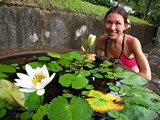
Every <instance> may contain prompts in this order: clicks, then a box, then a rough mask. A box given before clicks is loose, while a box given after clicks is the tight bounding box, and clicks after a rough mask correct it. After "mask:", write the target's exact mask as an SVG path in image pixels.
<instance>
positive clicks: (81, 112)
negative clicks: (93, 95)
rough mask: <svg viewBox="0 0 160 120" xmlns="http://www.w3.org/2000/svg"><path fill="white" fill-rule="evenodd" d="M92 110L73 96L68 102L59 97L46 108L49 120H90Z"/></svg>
mask: <svg viewBox="0 0 160 120" xmlns="http://www.w3.org/2000/svg"><path fill="white" fill-rule="evenodd" d="M92 113H93V110H92V108H91V107H90V105H89V104H88V103H87V101H85V100H84V99H82V98H80V97H75V96H73V97H72V98H71V100H70V103H69V102H68V100H67V99H66V98H65V97H63V96H59V97H58V98H55V99H53V100H52V102H51V103H50V105H49V107H48V117H49V119H50V120H92Z"/></svg>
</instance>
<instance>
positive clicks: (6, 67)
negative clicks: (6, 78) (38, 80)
mask: <svg viewBox="0 0 160 120" xmlns="http://www.w3.org/2000/svg"><path fill="white" fill-rule="evenodd" d="M0 72H4V73H15V72H16V69H15V68H14V67H12V66H9V65H3V64H0Z"/></svg>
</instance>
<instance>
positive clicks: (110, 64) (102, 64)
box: [100, 60, 113, 68]
mask: <svg viewBox="0 0 160 120" xmlns="http://www.w3.org/2000/svg"><path fill="white" fill-rule="evenodd" d="M112 65H113V63H112V62H110V61H108V60H106V61H104V62H103V63H101V64H100V66H102V67H105V68H108V67H109V66H112Z"/></svg>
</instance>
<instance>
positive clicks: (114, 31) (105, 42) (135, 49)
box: [95, 6, 151, 80]
mask: <svg viewBox="0 0 160 120" xmlns="http://www.w3.org/2000/svg"><path fill="white" fill-rule="evenodd" d="M129 27H130V21H129V19H128V15H127V12H126V11H125V9H124V8H123V7H119V6H115V7H113V8H111V9H110V10H109V11H107V13H106V15H105V17H104V28H105V34H103V35H101V36H99V37H98V38H97V40H96V47H95V53H96V54H97V55H98V56H102V55H103V56H104V57H105V58H106V59H118V60H120V61H121V62H122V64H123V65H124V66H126V67H128V68H130V69H132V70H133V71H135V72H136V73H138V74H140V75H141V76H143V77H144V78H146V79H147V80H151V70H150V66H149V63H148V60H147V58H146V57H145V55H144V53H143V51H142V47H141V44H140V41H139V40H138V39H137V38H135V37H133V36H131V35H128V34H125V33H124V31H125V30H127V29H128V28H129Z"/></svg>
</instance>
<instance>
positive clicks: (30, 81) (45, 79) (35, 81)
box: [15, 64, 55, 96]
mask: <svg viewBox="0 0 160 120" xmlns="http://www.w3.org/2000/svg"><path fill="white" fill-rule="evenodd" d="M25 69H26V72H27V74H28V75H26V74H23V73H17V76H18V77H19V78H20V79H15V81H16V83H15V85H17V86H19V87H21V88H20V89H19V90H20V91H22V92H35V91H37V95H39V96H41V95H43V94H44V93H45V89H44V87H45V86H46V85H48V84H49V83H50V82H51V81H52V79H53V78H54V77H55V73H53V74H52V75H51V77H49V72H48V70H47V67H46V65H43V67H41V68H40V67H37V68H36V69H33V68H32V67H31V66H30V65H29V64H26V66H25Z"/></svg>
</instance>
